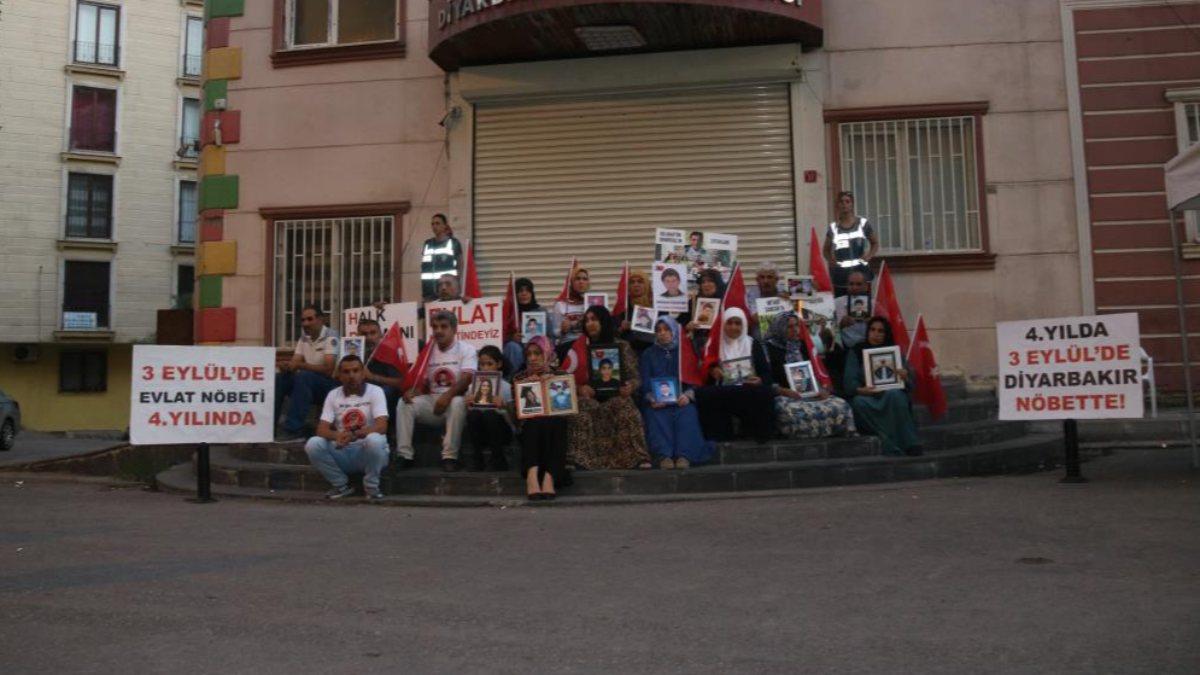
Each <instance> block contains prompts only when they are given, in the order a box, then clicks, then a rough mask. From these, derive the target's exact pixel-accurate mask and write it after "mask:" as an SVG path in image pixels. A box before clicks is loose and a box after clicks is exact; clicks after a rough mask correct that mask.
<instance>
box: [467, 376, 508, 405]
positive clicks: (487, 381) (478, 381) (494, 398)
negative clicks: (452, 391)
mask: <svg viewBox="0 0 1200 675" xmlns="http://www.w3.org/2000/svg"><path fill="white" fill-rule="evenodd" d="M502 403H503V400H502V397H501V393H500V373H499V372H493V371H476V372H475V375H474V376H472V379H471V389H470V390H469V392H468V393H467V405H469V406H471V407H472V408H499V407H500V406H501V404H502Z"/></svg>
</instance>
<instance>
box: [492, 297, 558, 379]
mask: <svg viewBox="0 0 1200 675" xmlns="http://www.w3.org/2000/svg"><path fill="white" fill-rule="evenodd" d="M513 287H514V288H515V289H516V291H515V293H516V296H517V322H518V323H517V326H518V330H523V326H524V325H525V324H524V323H523V320H524V319H523V317H524V316H525V312H545V311H546V309H545V308H544V307H542V306H541V305H539V304H538V301H537V295H536V294H535V293H534V291H533V282H532V281H530V280H529V279H527V278H526V277H521V278H519V279H517V280H516V281H514V282H513ZM546 319H547V320H546V324H547V325H546V332H547V333H549V337H550V340H552V341H553V340H554V322H553V321H551V320H550V313H549V312H547V313H546ZM524 338H525V335H524V334H522V333H520V332H518V333H516V334H514V335H510V336H509V340H508V342H505V343H504V360H505V368H506V370H505V373H504V374H505V376H511V375H512V374H513V373H515V372H517V371H519V370H521V368H522V367H523V366H524V365H525V349H524V345H523V344H522V343H523V341H524Z"/></svg>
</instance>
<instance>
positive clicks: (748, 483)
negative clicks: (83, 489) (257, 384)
mask: <svg viewBox="0 0 1200 675" xmlns="http://www.w3.org/2000/svg"><path fill="white" fill-rule="evenodd" d="M1061 452H1062V440H1061V437H1059V436H1058V435H1056V434H1033V435H1027V436H1022V437H1019V438H1015V439H1007V440H1003V441H998V442H993V443H988V444H984V445H978V446H971V447H963V448H958V449H954V450H944V451H939V452H931V453H928V454H926V455H925V456H922V457H882V456H869V457H850V458H834V459H816V460H801V461H775V462H768V463H749V464H736V465H711V466H703V467H697V468H694V469H688V470H683V471H662V470H657V469H655V470H648V471H581V472H576V473H575V474H574V485H572V486H570V487H565V488H564V489H563V490H562V492H563V494H564V495H600V496H603V495H631V494H640V495H654V494H694V493H726V492H728V493H737V492H748V491H759V490H780V489H798V488H809V487H821V486H837V485H859V484H864V483H880V482H888V481H907V480H921V479H929V478H944V477H951V476H971V475H988V474H995V473H1015V472H1024V471H1036V470H1041V469H1048V468H1052V467H1053V466H1055V465H1056V464H1057V463H1058V461H1059V457H1060V456H1061ZM212 460H213V466H212V476H213V483H214V485H216V486H226V487H237V488H256V489H258V490H261V491H262V493H263V494H264V495H266V494H270V493H271V492H272V491H275V492H279V491H293V492H324V491H325V490H327V489H328V487H329V486H328V484H327V483H326V482H325V480H324V479H323V478H322V477H321V476H320V474H318V473H317V471H316V470H315V469H313V468H312V467H310V466H306V465H300V464H271V463H265V462H251V461H246V460H243V459H239V458H237V457H234V456H233V455H232V454H231V453H230V451H229V448H224V447H223V448H214V449H213V453H212ZM173 476H174V478H173V479H172V480H174V482H173V483H172V484H171V485H168V486H166V487H167V488H170V487H171V486H172V485H173V486H174V487H175V488H177V489H179V490H181V491H189V490H191V489H192V487H193V486H194V478H193V479H192V480H191V481H189V480H181V479H180V478H179V477H178V472H176V474H173ZM168 478H171V477H168ZM382 487H383V490H384V492H385V493H387V494H389V495H426V496H445V497H494V496H510V497H519V496H521V495H522V494H523V493H524V482H523V481H522V480H521V478H520V476H518V475H517V473H516V472H515V471H514V472H507V473H491V472H479V473H470V472H458V473H444V472H441V471H439V470H436V469H412V470H408V471H400V472H392V471H389V472H388V473H387V474H386V475H385V476H384V479H383V485H382Z"/></svg>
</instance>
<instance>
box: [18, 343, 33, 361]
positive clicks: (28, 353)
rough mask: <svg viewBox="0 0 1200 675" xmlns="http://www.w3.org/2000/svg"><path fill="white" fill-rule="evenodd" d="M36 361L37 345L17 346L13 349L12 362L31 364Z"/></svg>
mask: <svg viewBox="0 0 1200 675" xmlns="http://www.w3.org/2000/svg"><path fill="white" fill-rule="evenodd" d="M37 360H38V346H37V345H17V346H16V347H13V361H16V362H17V363H33V362H34V361H37Z"/></svg>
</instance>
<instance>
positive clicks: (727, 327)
mask: <svg viewBox="0 0 1200 675" xmlns="http://www.w3.org/2000/svg"><path fill="white" fill-rule="evenodd" d="M714 330H720V331H721V359H720V362H719V363H714V364H711V365H710V367H709V372H708V376H709V385H708V386H706V387H702V388H700V389H699V390H697V391H696V404H697V405H698V406H699V407H700V423H701V426H703V428H704V436H705V437H706V438H709V439H711V440H714V441H731V440H733V437H734V434H733V418H735V417H736V418H738V419H739V420H741V426H742V431H743V432H744V433H745V434H746V435H750V436H753V437H754V440H756V441H758V442H759V443H765V442H766V441H767V440H769V439H770V438H771V437H772V436H773V435H774V433H775V413H774V411H775V408H774V405H775V400H774V399H775V393H774V388H773V384H774V382H773V380H772V377H771V365H770V363H768V361H767V353H766V351H764V350H763V348H762V345H761V344H759V342H758V340H756V339H754V338H752V337H750V335H749V333H748V331H747V320H746V313H745V312H743V311H742V310H741V309H739V308H737V307H730V308H728V309H726V310H725V313H724V314H723V315H722V316H721V325H720V326H719V327H714Z"/></svg>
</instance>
